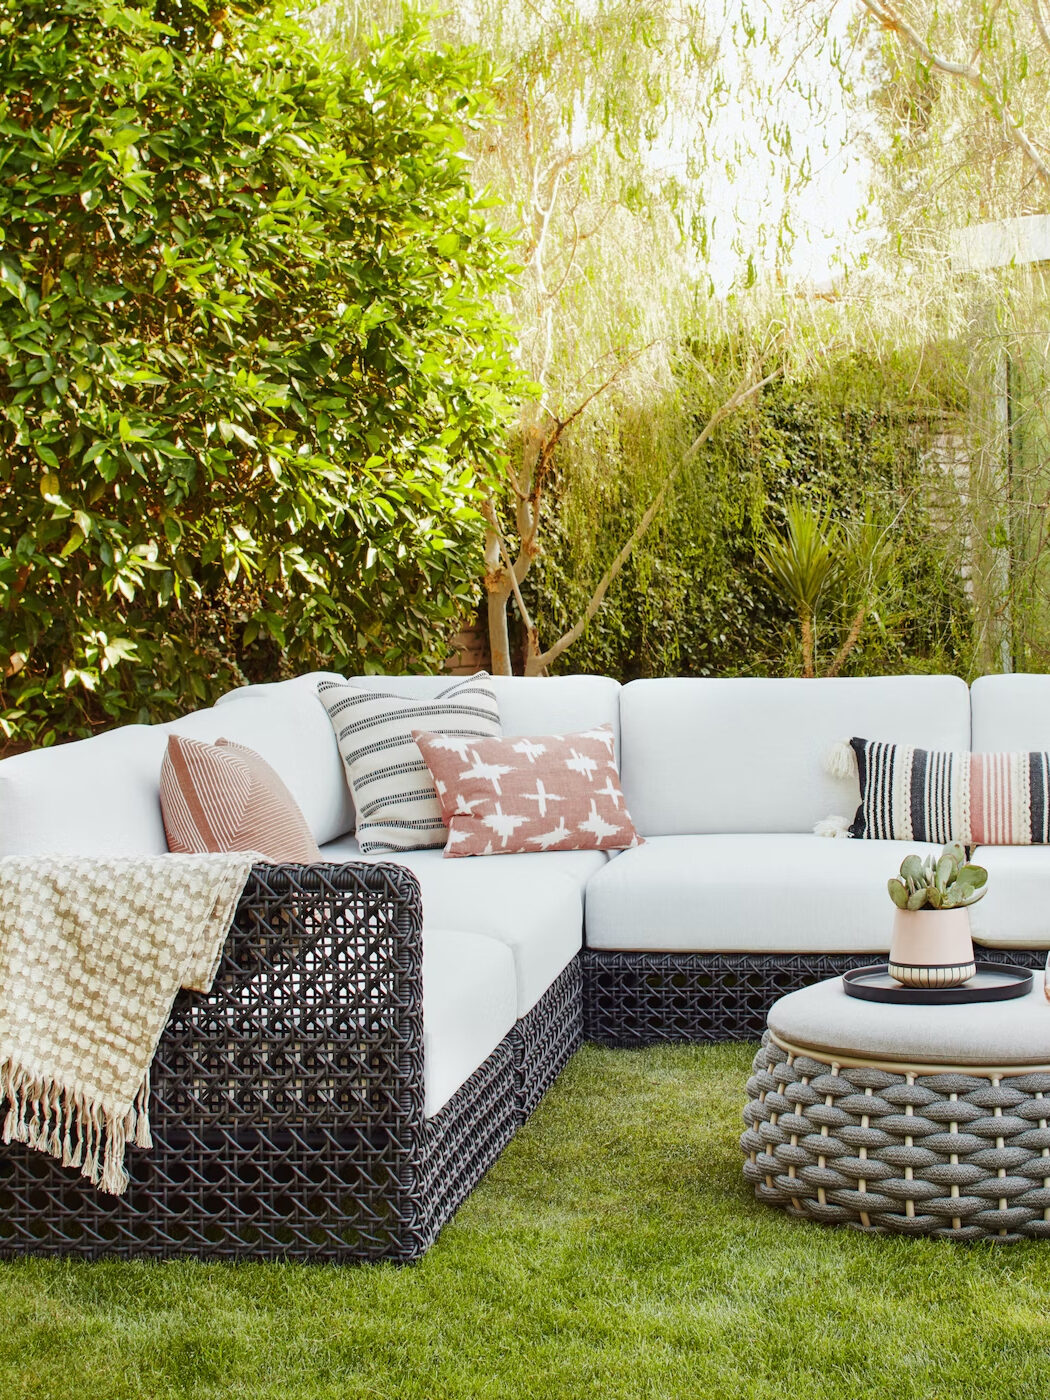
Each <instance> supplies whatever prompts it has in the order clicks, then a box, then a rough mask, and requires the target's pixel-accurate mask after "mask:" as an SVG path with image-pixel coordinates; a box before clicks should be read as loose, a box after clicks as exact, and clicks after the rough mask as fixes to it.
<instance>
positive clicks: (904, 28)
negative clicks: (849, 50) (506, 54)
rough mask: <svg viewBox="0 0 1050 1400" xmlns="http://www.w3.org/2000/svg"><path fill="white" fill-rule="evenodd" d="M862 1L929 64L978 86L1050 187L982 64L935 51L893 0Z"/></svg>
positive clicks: (1048, 174) (1049, 175) (1046, 170)
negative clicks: (952, 58) (962, 61)
mask: <svg viewBox="0 0 1050 1400" xmlns="http://www.w3.org/2000/svg"><path fill="white" fill-rule="evenodd" d="M1035 3H1036V4H1037V5H1038V0H1035ZM861 4H862V5H863V6H864V7H865V9H866V10H868V12H869V13H870V14H872V15H873V16H874V17H875V19H877V20H878V22H879V23H880V24H881V25H882V27H883V28H884V29H888V30H890V31H891V32H892V33H894V34H896V35H898V36H899V37H900V38H902V39H905V40H907V42H908V43H909V44H910V45H911V47H912V48H913V49H914V50H915V52H916V53H917V54H918V55H919V57H920V58H921V59H922V61H923V62H924V63H925V64H927V65H928V66H929V67H930V68H935V69H936V70H937V71H938V72H940V73H947V74H950V75H951V76H952V77H955V78H962V79H963V81H964V82H967V83H969V84H970V85H971V87H974V88H976V89H977V91H978V92H979V93H980V95H981V97H982V98H983V99H984V101H985V103H986V104H987V105H988V106H989V107H990V108H991V109H992V111H993V112H994V114H995V116H996V119H997V120H998V121H1001V122H1002V124H1003V128H1004V130H1005V131H1006V134H1007V136H1008V137H1009V138H1010V140H1011V141H1012V142H1013V143H1014V145H1015V146H1016V147H1017V148H1018V150H1020V151H1021V152H1022V154H1023V155H1024V156H1026V157H1027V159H1028V161H1029V163H1030V164H1031V165H1032V166H1033V167H1034V169H1035V173H1036V174H1037V175H1038V177H1039V179H1040V180H1042V182H1043V183H1044V184H1045V185H1047V186H1048V187H1050V166H1048V165H1047V163H1046V162H1045V161H1044V160H1043V158H1042V156H1041V155H1040V154H1039V152H1038V151H1037V150H1036V148H1035V146H1034V145H1033V144H1032V142H1031V140H1030V139H1029V137H1028V136H1027V134H1026V133H1025V131H1024V128H1023V127H1022V126H1021V123H1020V122H1019V121H1018V119H1017V118H1016V117H1015V116H1014V115H1013V114H1012V112H1011V111H1010V109H1009V108H1008V107H1007V106H1006V105H1005V103H1003V102H1001V101H1000V100H999V98H998V97H996V95H995V92H994V91H993V89H992V87H991V86H990V84H989V83H988V81H987V79H986V78H985V76H984V74H983V73H982V72H981V70H980V68H978V67H976V66H975V65H974V64H972V63H953V62H951V60H949V59H947V58H943V57H942V56H941V55H940V54H938V53H935V52H934V51H933V49H931V48H930V46H929V45H928V44H927V43H926V41H925V39H923V37H922V35H921V34H920V33H919V32H918V30H917V29H915V28H913V26H912V25H910V24H909V23H908V21H907V20H906V19H905V18H904V16H903V15H902V14H901V13H900V11H899V10H898V9H897V7H896V6H895V5H893V4H891V3H890V0H861ZM1040 18H1041V14H1040Z"/></svg>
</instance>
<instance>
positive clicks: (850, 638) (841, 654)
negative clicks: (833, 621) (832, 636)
mask: <svg viewBox="0 0 1050 1400" xmlns="http://www.w3.org/2000/svg"><path fill="white" fill-rule="evenodd" d="M867 615H868V610H867V608H861V609H859V611H858V612H857V614H856V616H855V617H854V619H853V622H852V624H851V625H850V629H849V632H848V633H847V635H846V640H845V641H844V642H843V643H842V645H841V646H840V647H839V649H838V652H837V653H836V655H835V660H834V661H833V662H832V663H831V665H830V666H829V667H828V671H827V674H828V675H829V676H837V675H838V673H839V672H840V671H841V670H842V666H843V663H844V662H845V660H846V658H847V656H849V654H850V652H851V651H852V650H853V648H854V647H855V646H856V645H857V642H858V641H859V640H860V633H861V628H862V627H863V626H864V620H865V618H866V617H867Z"/></svg>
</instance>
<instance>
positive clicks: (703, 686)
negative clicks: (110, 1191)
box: [0, 675, 1050, 1261]
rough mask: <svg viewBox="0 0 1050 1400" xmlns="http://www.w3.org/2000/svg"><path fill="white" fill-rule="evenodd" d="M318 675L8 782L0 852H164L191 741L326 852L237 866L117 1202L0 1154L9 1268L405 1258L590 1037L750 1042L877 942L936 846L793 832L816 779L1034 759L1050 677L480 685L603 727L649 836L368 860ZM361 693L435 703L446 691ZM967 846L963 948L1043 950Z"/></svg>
mask: <svg viewBox="0 0 1050 1400" xmlns="http://www.w3.org/2000/svg"><path fill="white" fill-rule="evenodd" d="M321 678H322V677H321V676H320V675H313V676H303V677H299V678H297V679H295V680H290V681H286V682H281V683H278V684H273V685H262V686H248V687H245V688H243V689H240V690H237V691H234V692H231V693H230V694H229V695H227V696H224V697H223V698H222V699H221V700H220V701H219V703H218V704H217V705H215V706H214V707H213V708H211V709H208V710H202V711H197V712H195V713H192V714H189V715H187V716H185V717H184V718H182V719H180V720H177V721H175V722H174V723H171V724H167V725H157V726H145V725H131V726H127V727H125V728H121V729H116V730H112V731H110V732H107V733H104V734H100V735H98V736H97V737H95V738H92V739H88V740H84V741H81V742H78V743H73V744H68V745H63V746H61V747H58V748H52V749H45V750H38V751H35V752H32V753H27V754H23V755H19V756H16V757H13V758H9V759H7V760H5V761H4V762H3V763H0V856H3V855H18V854H23V855H26V854H41V853H50V852H53V853H76V854H86V855H92V854H94V855H112V854H127V855H136V854H156V853H158V852H163V851H164V850H166V844H165V837H164V829H163V825H162V822H161V816H160V810H159V803H158V796H157V789H158V775H159V772H160V766H161V760H162V757H163V754H164V750H165V746H166V742H167V738H168V735H169V734H171V733H177V734H182V735H187V736H190V737H194V738H198V739H203V740H208V741H214V740H216V739H218V738H220V737H224V738H227V739H230V740H233V741H235V742H237V743H240V744H244V745H246V746H248V747H250V748H252V749H254V750H256V751H257V752H258V753H260V754H261V755H262V756H263V757H264V758H265V759H266V760H267V761H268V762H269V763H270V764H272V766H273V767H274V768H275V769H276V770H277V772H278V773H279V774H280V775H281V777H282V778H283V779H284V781H285V782H286V783H287V785H288V787H289V788H290V789H291V791H292V792H293V794H294V795H295V797H296V799H297V800H298V802H299V805H300V807H301V808H302V810H303V813H304V815H305V816H306V818H307V821H308V823H309V825H310V827H311V829H312V831H313V833H314V836H315V837H316V839H317V842H318V844H319V846H320V847H321V854H322V857H323V863H322V864H320V865H313V866H280V865H259V866H256V867H255V868H254V870H253V873H252V877H251V879H250V881H249V883H248V886H247V888H246V889H245V892H244V895H243V897H242V899H241V901H240V905H239V908H238V912H237V916H236V920H235V923H234V927H233V930H232V932H231V936H230V937H229V939H228V940H227V944H226V949H225V953H224V956H223V961H222V965H221V967H220V971H219V974H218V976H217V978H216V981H215V984H214V987H213V989H212V991H211V993H210V994H208V995H207V996H201V995H190V994H186V993H183V994H180V997H179V999H178V1001H177V1003H176V1006H175V1009H174V1011H173V1014H172V1017H171V1020H170V1022H169V1024H168V1027H167V1029H166V1031H165V1033H164V1036H163V1038H162V1041H161V1044H160V1048H159V1050H158V1054H157V1058H156V1061H155V1063H154V1068H153V1096H152V1107H151V1114H152V1124H153V1135H154V1143H155V1145H154V1147H153V1149H152V1150H150V1151H147V1152H144V1151H131V1152H130V1153H129V1154H128V1166H129V1170H130V1172H131V1178H132V1181H131V1186H130V1188H129V1190H128V1192H127V1194H126V1195H125V1196H123V1197H112V1196H106V1195H103V1194H100V1193H98V1192H96V1191H95V1190H94V1189H93V1188H92V1187H91V1186H90V1185H89V1184H88V1183H87V1182H85V1181H84V1180H83V1178H82V1177H80V1176H79V1175H78V1174H76V1173H75V1172H74V1171H72V1170H69V1169H63V1168H62V1167H61V1166H60V1165H58V1164H57V1163H56V1162H55V1161H54V1160H53V1159H52V1158H50V1157H48V1156H45V1155H43V1154H40V1153H37V1152H33V1151H30V1150H29V1149H27V1148H24V1147H22V1146H18V1145H11V1146H9V1147H6V1148H0V1253H6V1254H11V1253H22V1252H27V1251H31V1252H46V1253H73V1254H80V1255H87V1256H98V1255H101V1254H116V1255H125V1256H130V1255H153V1256H165V1255H173V1254H199V1255H208V1256H212V1257H218V1258H227V1259H234V1258H244V1257H280V1258H285V1259H308V1258H324V1259H330V1260H350V1259H378V1258H390V1259H397V1260H402V1261H406V1260H411V1259H414V1258H417V1257H418V1256H419V1255H420V1254H421V1253H423V1252H424V1251H425V1250H426V1249H427V1247H428V1246H429V1245H430V1243H431V1242H432V1241H433V1239H434V1238H435V1236H436V1234H437V1232H438V1231H439V1229H440V1228H441V1226H442V1224H443V1223H444V1222H445V1221H446V1220H447V1219H448V1218H449V1217H450V1216H451V1214H452V1213H453V1212H454V1210H455V1209H456V1207H457V1205H458V1204H459V1203H460V1201H461V1200H462V1199H463V1198H464V1196H465V1195H466V1194H467V1193H468V1192H469V1191H470V1190H471V1188H472V1187H473V1186H474V1184H475V1183H476V1182H477V1181H478V1179H479V1178H480V1177H481V1176H482V1175H483V1174H484V1172H485V1171H486V1170H487V1169H488V1167H489V1166H490V1165H491V1164H492V1162H493V1161H494V1160H495V1158H496V1157H497V1156H498V1154H499V1153H500V1151H501V1150H502V1148H503V1147H504V1145H505V1144H506V1143H507V1141H508V1140H509V1139H510V1137H511V1136H512V1135H513V1134H514V1132H515V1131H516V1129H517V1128H518V1127H519V1126H520V1124H521V1123H522V1122H523V1121H524V1119H525V1118H526V1117H527V1116H528V1114H529V1113H530V1112H531V1111H532V1109H533V1108H534V1107H535V1105H536V1104H537V1102H538V1101H539V1099H540V1098H541V1097H542V1095H543V1094H544V1092H545V1091H546V1089H547V1088H548V1087H549V1085H550V1084H551V1083H552V1082H553V1080H554V1079H555V1078H556V1076H557V1074H558V1073H559V1072H560V1070H561V1069H562V1068H563V1066H564V1065H565V1063H566V1061H567V1060H568V1059H569V1057H570V1056H571V1055H572V1053H573V1051H574V1050H575V1049H576V1047H577V1046H578V1045H579V1044H580V1042H581V1040H583V1039H588V1040H594V1041H598V1042H600V1043H602V1044H607V1045H620V1046H640V1045H644V1044H647V1043H650V1042H652V1041H655V1040H666V1039H670V1040H724V1039H738V1038H748V1037H753V1038H756V1039H757V1038H758V1037H759V1035H760V1034H761V1031H762V1029H763V1026H764V1018H765V1012H766V1010H767V1008H768V1007H769V1005H770V1004H771V1002H772V1001H773V1000H775V998H776V997H778V996H780V995H781V994H783V993H784V992H787V991H790V990H793V989H794V988H796V987H799V986H802V985H804V984H806V983H808V982H811V981H814V980H816V979H818V978H820V977H825V976H829V975H832V974H834V973H836V972H838V971H841V970H843V969H845V968H847V967H851V966H857V965H860V964H862V963H864V962H868V961H872V960H873V958H874V957H876V956H877V955H879V954H884V953H885V951H886V949H887V946H888V938H889V930H890V923H891V919H890V905H889V901H888V899H887V897H886V892H885V885H886V879H887V878H888V876H889V875H890V874H892V873H894V872H895V871H896V869H897V867H898V865H899V863H900V860H901V858H902V856H903V854H904V853H906V851H908V850H909V849H919V850H922V849H923V848H922V847H921V846H917V845H914V844H913V843H900V842H890V841H868V840H829V839H825V838H822V837H819V836H816V835H813V834H812V829H813V827H814V824H815V823H817V822H819V821H820V820H822V819H823V818H826V817H828V816H829V815H831V814H833V813H834V814H841V815H843V816H851V815H852V811H853V808H854V807H855V806H856V802H857V786H856V779H855V778H853V779H852V780H839V779H834V778H831V777H829V776H828V775H827V773H826V772H825V768H824V758H825V755H826V753H827V751H828V749H829V747H830V746H831V745H832V744H833V743H834V742H835V741H837V740H840V739H843V738H849V737H850V736H852V735H862V736H865V737H871V738H883V739H892V740H897V741H900V742H906V743H911V744H915V745H919V746H921V747H924V748H941V749H955V750H958V749H968V748H970V747H972V748H973V749H975V750H979V751H990V750H1025V749H1032V750H1035V749H1047V748H1050V676H991V677H985V678H982V679H981V680H979V681H977V682H976V683H975V684H974V686H973V687H972V689H968V688H967V686H966V685H965V683H964V682H963V681H961V680H959V679H957V678H954V677H949V676H902V677H891V678H870V679H841V680H819V681H816V680H806V681H802V680H646V681H635V682H632V683H630V684H628V685H626V686H623V687H621V686H620V685H619V684H618V683H617V682H615V681H613V680H609V679H607V678H603V677H590V676H572V677H563V678H555V679H518V678H514V679H511V678H507V679H502V678H497V679H494V680H493V682H492V684H493V686H494V688H495V690H496V692H497V695H498V699H499V703H500V710H501V717H502V725H503V731H504V733H506V734H514V735H517V734H553V733H570V732H575V731H578V730H581V729H585V728H590V727H593V726H595V725H599V724H605V723H611V724H612V725H613V726H614V730H615V733H616V735H617V743H618V752H619V759H620V768H621V776H622V782H623V788H624V793H625V796H626V799H627V804H628V807H629V809H630V811H631V814H632V816H633V818H634V821H635V824H636V826H637V828H638V830H639V832H640V833H641V835H642V836H643V837H644V838H645V841H644V844H642V845H640V846H637V847H635V848H633V849H631V850H628V851H625V852H623V853H620V854H615V855H612V856H610V857H607V856H606V855H604V854H603V853H601V852H595V851H581V852H562V853H553V852H547V853H538V854H532V855H497V856H489V857H477V858H470V859H459V860H446V859H444V858H443V855H442V852H441V851H440V850H424V851H416V852H411V853H408V854H405V855H402V856H399V857H398V858H397V860H396V862H395V861H393V860H391V859H389V858H381V857H374V856H372V857H363V856H362V855H361V852H360V850H359V848H358V847H357V845H356V842H355V840H354V837H353V834H352V832H353V827H354V813H353V809H352V804H351V801H350V795H349V791H348V788H347V785H346V783H345V781H344V777H343V766H342V763H341V760H340V757H339V753H338V749H337V746H336V740H335V736H334V732H333V729H332V726H331V724H330V722H329V719H328V716H327V714H326V713H325V710H324V709H323V707H322V705H321V704H320V702H319V701H318V699H317V696H316V685H317V682H318V680H320V679H321ZM355 683H356V684H360V685H362V686H366V687H374V688H376V689H380V690H385V691H392V692H394V693H397V694H401V695H404V696H407V697H411V698H417V699H422V698H429V697H432V696H433V694H434V693H435V692H436V691H437V690H438V689H439V688H441V687H442V686H447V684H448V678H447V677H441V678H437V677H370V678H357V680H356V681H355ZM979 858H980V859H981V861H982V862H983V863H984V864H985V865H986V866H987V867H988V869H989V872H990V877H991V878H990V882H989V894H988V897H987V899H985V900H984V901H983V902H982V903H980V904H978V905H976V906H975V908H974V910H973V926H974V933H975V936H976V938H977V940H978V941H979V942H980V943H981V944H983V945H984V946H985V947H987V948H989V949H994V950H995V954H994V956H995V957H996V958H997V959H999V960H1010V961H1016V962H1020V963H1025V964H1029V963H1031V964H1034V963H1035V962H1037V961H1039V960H1041V959H1042V958H1043V957H1045V952H1044V951H1043V950H1045V949H1046V948H1047V947H1048V946H1050V847H1045V846H1043V847H1023V848H1022V847H996V848H982V849H981V851H980V855H979ZM158 917H163V911H158Z"/></svg>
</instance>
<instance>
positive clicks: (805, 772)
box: [620, 676, 970, 836]
mask: <svg viewBox="0 0 1050 1400" xmlns="http://www.w3.org/2000/svg"><path fill="white" fill-rule="evenodd" d="M620 729H621V736H622V745H623V756H622V761H621V765H620V768H621V775H622V780H623V789H624V794H625V796H626V798H627V806H628V809H629V811H630V813H631V816H632V817H633V818H634V822H635V825H636V826H637V828H638V830H639V831H640V832H641V834H642V835H643V836H674V835H689V834H697V835H703V834H706V833H714V832H739V833H744V832H775V831H799V832H805V831H811V830H812V828H813V825H814V823H815V822H817V821H820V820H821V818H823V817H827V816H830V815H832V814H836V815H842V816H849V817H852V815H853V813H854V811H855V810H856V807H857V803H858V801H859V798H860V794H859V789H858V784H857V779H856V778H855V777H854V778H851V779H848V780H838V779H834V778H830V777H829V776H828V775H827V774H826V773H825V772H824V759H825V757H826V755H827V751H828V749H829V747H830V746H831V745H832V744H833V743H834V742H835V741H836V740H838V739H849V738H850V737H851V736H853V735H855V734H857V735H861V736H863V737H864V738H871V739H891V740H896V741H898V742H902V743H909V744H916V745H918V746H919V747H921V748H947V749H968V748H969V747H970V697H969V691H968V690H967V688H966V684H965V682H964V681H961V680H960V679H959V678H958V677H957V676H872V677H867V676H866V677H859V678H856V679H854V678H848V679H847V678H843V679H834V680H755V679H750V678H748V679H740V680H737V679H729V680H645V681H632V682H631V683H630V684H629V685H626V686H624V688H623V690H622V692H621V695H620Z"/></svg>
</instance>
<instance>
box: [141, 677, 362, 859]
mask: <svg viewBox="0 0 1050 1400" xmlns="http://www.w3.org/2000/svg"><path fill="white" fill-rule="evenodd" d="M303 679H304V678H303V677H300V678H299V680H300V681H302V680H303ZM234 694H237V692H234ZM157 727H158V729H160V730H162V731H164V732H165V733H171V734H181V735H183V736H184V737H185V738H188V739H200V740H203V742H204V743H206V744H214V743H215V741H216V739H230V740H232V741H233V743H235V744H242V745H243V746H244V747H245V748H247V749H254V751H255V752H256V753H257V754H258V755H259V756H260V758H264V759H265V760H266V762H267V763H268V764H269V765H270V767H271V768H272V769H273V770H274V772H275V773H276V774H277V775H278V777H279V778H280V779H281V781H282V782H283V783H284V784H285V786H286V787H287V788H288V790H289V792H290V793H291V794H292V796H293V797H294V798H295V800H296V802H297V803H298V804H299V808H300V810H301V811H302V814H303V816H304V817H305V818H306V823H307V825H308V826H309V828H310V830H311V831H312V832H313V837H314V840H315V841H316V842H317V844H318V845H319V846H323V845H324V843H325V842H326V841H333V840H335V838H336V837H337V836H342V834H343V833H344V832H345V831H349V830H351V828H352V827H353V825H354V808H353V803H352V802H351V800H350V790H349V788H348V787H347V785H346V778H345V776H344V769H343V760H342V757H341V755H340V753H339V745H338V743H337V742H336V737H335V734H334V732H333V730H332V725H331V722H330V721H329V718H328V712H327V711H326V709H325V707H324V706H323V705H322V704H321V701H320V700H319V699H318V696H317V691H316V680H315V681H314V684H313V685H312V686H305V685H302V684H297V683H296V682H293V681H288V682H286V683H284V684H277V685H273V686H258V687H249V688H248V689H247V690H246V691H245V692H244V693H243V694H242V695H241V697H240V698H239V699H238V700H237V701H236V702H235V703H234V702H231V701H229V699H228V697H227V698H226V700H224V702H223V703H221V704H219V705H216V706H214V707H213V708H212V709H210V710H197V711H195V712H194V713H193V714H189V715H184V716H183V717H182V719H177V720H173V721H172V722H171V723H170V724H164V725H158V726H157ZM158 772H159V765H158Z"/></svg>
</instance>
